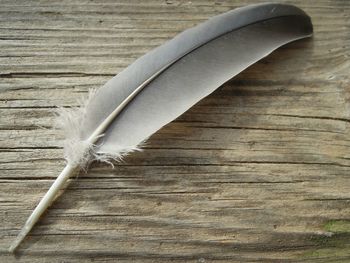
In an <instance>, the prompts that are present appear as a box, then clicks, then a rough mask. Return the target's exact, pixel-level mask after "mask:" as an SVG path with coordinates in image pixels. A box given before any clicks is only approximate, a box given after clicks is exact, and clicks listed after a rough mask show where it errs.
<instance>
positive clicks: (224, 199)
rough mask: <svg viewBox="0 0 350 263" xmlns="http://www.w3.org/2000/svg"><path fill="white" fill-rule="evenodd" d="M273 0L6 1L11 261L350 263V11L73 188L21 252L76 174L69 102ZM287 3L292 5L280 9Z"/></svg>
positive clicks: (1, 8)
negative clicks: (219, 17)
mask: <svg viewBox="0 0 350 263" xmlns="http://www.w3.org/2000/svg"><path fill="white" fill-rule="evenodd" d="M253 2H255V3H256V2H262V1H250V0H244V1H228V0H227V1H214V0H196V1H181V0H167V1H155V0H148V1H140V0H132V1H131V0H127V1H126V0H123V1H112V0H103V1H95V0H93V1H82V0H80V1H79V0H73V1H68V0H64V1H35V0H28V1H25V2H23V1H20V0H0V184H1V186H2V191H0V211H1V213H0V222H1V224H0V229H1V230H0V236H1V238H0V261H1V262H17V261H20V262H48V261H50V262H85V261H86V262H89V261H94V260H96V261H112V262H115V261H116V260H118V261H119V262H130V261H133V262H170V261H171V262H219V261H220V262H221V261H224V262H225V261H226V262H257V261H259V262H349V261H350V252H349V251H350V226H349V225H350V223H349V222H350V183H349V171H350V151H349V150H350V141H349V135H350V129H349V128H350V103H349V102H350V88H349V87H350V85H349V75H350V74H349V73H350V62H349V56H350V47H349V45H348V43H349V39H350V34H349V32H350V30H349V29H350V28H349V27H350V26H349V25H350V24H349V21H350V2H348V1H346V0H320V1H301V0H295V1H282V2H287V3H294V4H296V5H298V6H300V7H302V8H303V9H305V11H307V12H308V13H309V14H310V15H311V17H312V19H313V22H314V26H315V35H314V37H313V39H312V40H303V41H299V42H295V43H292V44H290V45H287V46H285V47H283V48H282V49H280V50H278V51H276V52H275V53H274V54H272V55H271V56H269V57H268V58H266V59H264V60H263V61H261V62H259V63H257V64H256V65H254V66H253V67H251V68H249V69H248V70H247V71H245V72H244V73H242V74H240V75H239V76H237V77H236V78H235V79H233V80H231V81H230V82H229V83H227V84H225V85H224V86H223V87H221V88H220V89H219V90H217V91H216V92H214V93H213V94H212V95H210V96H209V97H208V98H206V99H204V100H203V101H202V102H200V103H199V104H198V105H196V106H195V107H193V108H192V109H191V110H190V111H188V112H187V113H185V114H184V115H183V116H181V117H180V118H178V119H177V120H176V121H174V122H173V123H171V124H169V125H167V126H166V127H164V128H163V129H162V130H161V131H159V132H158V133H157V134H155V135H154V136H152V138H151V139H150V140H149V142H148V143H147V145H146V146H145V150H144V151H143V152H140V153H136V154H134V155H133V156H130V157H129V158H127V159H126V160H125V161H124V162H123V163H120V164H116V167H115V169H113V168H112V167H110V166H108V165H104V164H94V165H93V167H92V169H91V170H89V172H87V173H86V174H84V173H82V174H81V175H80V176H79V177H78V179H77V180H76V179H72V180H71V181H70V184H69V185H68V186H67V190H66V191H65V193H64V195H62V196H60V197H59V198H58V199H57V201H56V202H55V203H54V204H53V206H52V207H51V208H50V210H49V211H47V213H46V214H45V215H44V216H43V217H42V219H41V221H40V222H39V224H38V225H37V226H36V227H35V228H34V229H33V232H32V233H31V235H30V236H29V238H28V239H27V240H26V241H25V242H24V243H23V245H22V246H21V248H20V250H19V252H18V254H17V255H16V256H13V255H10V254H8V253H7V252H6V250H7V248H8V246H9V244H10V242H11V241H12V240H13V238H14V237H15V235H16V234H17V233H18V231H19V229H20V227H21V226H22V225H23V223H24V221H25V220H26V218H27V217H28V215H29V214H30V212H31V210H32V209H33V208H34V206H35V205H36V204H37V202H38V201H39V199H40V198H41V197H42V195H43V194H44V193H45V192H46V190H47V189H48V187H49V186H50V184H51V183H52V181H53V180H54V178H55V177H56V176H57V174H58V173H59V172H60V170H61V169H62V167H63V165H64V160H63V158H62V156H63V150H62V140H61V139H62V138H63V134H62V132H61V131H59V130H57V129H55V128H53V122H54V115H53V111H54V109H55V107H56V106H64V107H69V106H74V105H76V104H77V103H76V101H77V99H79V98H80V97H81V96H84V95H86V93H87V91H88V90H89V89H90V88H95V87H99V86H101V85H102V84H103V83H104V82H105V81H107V80H108V79H109V78H110V77H111V76H113V75H115V74H116V73H118V72H119V71H120V70H122V69H123V68H124V67H126V66H127V65H128V64H130V63H131V62H132V61H133V60H134V59H136V58H137V57H138V56H140V55H142V54H144V53H145V52H147V51H148V50H150V49H152V48H153V47H155V46H157V45H160V44H161V43H163V42H164V41H166V40H168V39H170V38H171V37H173V36H174V35H175V34H176V33H178V32H180V31H181V30H183V29H185V28H188V27H190V26H193V25H195V24H197V23H199V22H201V21H203V20H205V19H206V18H208V17H210V16H213V15H215V14H218V13H221V12H225V11H227V10H229V9H232V8H234V7H237V6H241V5H245V4H249V3H253ZM279 2H280V1H279Z"/></svg>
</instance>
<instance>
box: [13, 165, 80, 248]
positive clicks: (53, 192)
mask: <svg viewBox="0 0 350 263" xmlns="http://www.w3.org/2000/svg"><path fill="white" fill-rule="evenodd" d="M78 169H79V168H78V167H77V166H72V165H70V164H67V166H66V167H65V168H64V169H63V170H62V172H61V173H60V175H59V176H58V177H57V178H56V180H55V182H54V183H53V184H52V185H51V187H50V189H49V190H48V191H47V193H46V194H45V195H44V197H43V198H42V199H41V201H40V202H39V204H38V205H37V207H36V208H35V209H34V211H33V212H32V214H31V215H30V217H29V218H28V220H27V221H26V223H25V224H24V226H23V228H22V230H21V232H20V233H19V234H18V236H17V237H16V239H15V240H14V242H13V243H12V245H11V246H10V248H9V252H11V253H12V252H14V251H15V250H16V248H17V247H18V246H19V244H20V243H21V242H22V241H23V239H24V238H25V237H26V236H27V234H28V233H29V232H30V230H31V229H32V228H33V226H34V225H35V223H36V222H37V221H38V220H39V218H40V216H41V215H42V214H43V213H44V212H45V211H46V209H47V208H48V207H49V206H50V205H51V203H52V202H53V201H54V200H55V198H56V196H57V193H58V192H59V190H60V189H61V188H62V187H63V185H64V184H65V183H66V182H67V180H68V179H69V177H71V176H72V175H73V174H74V173H76V172H77V170H78Z"/></svg>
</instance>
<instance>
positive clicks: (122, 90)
mask: <svg viewBox="0 0 350 263" xmlns="http://www.w3.org/2000/svg"><path fill="white" fill-rule="evenodd" d="M311 35H312V24H311V19H310V17H309V16H308V15H307V14H305V13H304V12H303V11H302V10H300V9H299V8H297V7H295V6H292V5H284V4H270V3H268V4H258V5H250V6H246V7H242V8H237V9H235V10H232V11H229V12H227V13H224V14H222V15H218V16H215V17H213V18H211V19H209V20H208V21H206V22H204V23H202V24H200V25H198V26H196V27H194V28H191V29H188V30H186V31H184V32H182V33H181V34H179V35H178V36H176V37H175V38H174V39H172V40H170V41H168V42H167V43H165V44H163V45H162V46H160V47H158V48H156V49H154V50H152V51H150V52H149V53H147V54H146V55H144V56H142V57H141V58H139V59H137V60H136V61H135V62H134V63H133V64H131V65H130V66H129V67H127V68H126V69H125V70H123V71H122V72H121V73H119V74H118V75H117V76H115V77H113V78H112V79H111V80H109V81H108V82H107V83H106V84H105V85H104V86H103V87H101V88H100V89H98V90H97V91H93V92H90V95H89V98H88V99H87V100H86V101H85V102H84V103H83V104H82V106H81V107H80V108H78V109H60V110H59V115H60V117H59V125H60V126H61V127H62V128H63V130H64V132H65V134H66V141H65V147H64V148H65V158H66V160H67V166H66V167H65V168H64V169H63V171H62V173H61V174H60V175H59V176H58V177H57V179H56V180H55V182H54V183H53V185H52V186H51V187H50V189H49V191H48V192H47V193H46V194H45V196H44V197H43V199H42V200H41V201H40V203H39V204H38V206H37V207H36V208H35V210H34V211H33V213H32V214H31V216H30V217H29V218H28V220H27V221H26V223H25V225H24V227H23V229H22V230H21V231H20V233H19V235H18V236H17V238H16V239H15V241H14V242H13V244H12V245H11V247H10V248H9V251H11V252H13V251H14V250H15V249H16V248H17V246H18V245H19V244H20V243H21V241H22V240H23V239H24V238H25V236H26V235H27V234H28V233H29V231H30V230H31V228H32V227H33V226H34V224H35V223H36V222H37V221H38V219H39V217H40V216H41V214H42V213H43V212H44V211H45V210H46V209H47V208H48V206H49V205H50V204H51V203H52V202H53V200H54V199H55V197H56V195H57V192H58V191H59V190H60V189H61V188H62V186H63V185H64V183H65V182H66V181H67V180H68V178H69V177H70V176H71V175H72V174H74V173H76V172H78V171H79V170H80V169H81V168H83V167H87V165H88V164H89V163H90V162H92V161H94V160H100V161H105V162H110V161H113V160H117V161H118V160H120V159H122V158H123V157H124V156H125V155H126V154H129V153H130V152H133V151H137V150H139V149H140V145H141V144H142V143H143V142H144V141H145V140H147V138H149V137H150V136H151V135H152V134H153V133H155V132H156V131H157V130H159V129H160V128H161V127H163V126H164V125H166V124H167V123H169V122H171V121H172V120H174V119H175V118H177V117H178V116H180V115H181V114H182V113H184V112H185V111H186V110H188V109H189V108H190V107H191V106H193V105H194V104H195V103H197V102H198V101H200V100H201V99H202V98H204V97H206V96H207V95H209V94H210V93H212V92H213V91H214V90H215V89H217V88H218V87H219V86H221V85H222V84H223V83H225V82H226V81H228V80H229V79H231V78H232V77H233V76H235V75H237V74H238V73H239V72H241V71H243V70H244V69H246V68H247V67H249V66H250V65H252V64H254V63H255V62H257V61H258V60H260V59H262V58H263V57H265V56H267V55H268V54H270V53H271V52H272V51H274V50H275V49H277V48H278V47H280V46H282V45H285V44H287V43H289V42H291V41H295V40H298V39H301V38H305V37H309V36H311Z"/></svg>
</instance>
